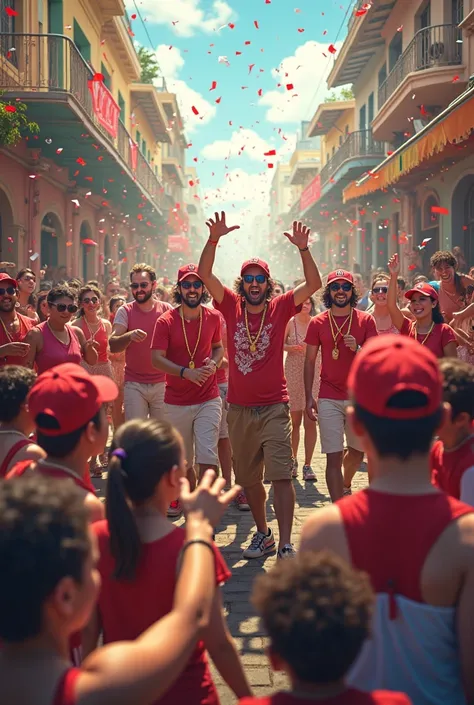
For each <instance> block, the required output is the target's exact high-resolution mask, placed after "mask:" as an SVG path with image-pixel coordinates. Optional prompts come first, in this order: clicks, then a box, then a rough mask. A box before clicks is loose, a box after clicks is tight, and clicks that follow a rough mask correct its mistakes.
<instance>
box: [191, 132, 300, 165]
mask: <svg viewBox="0 0 474 705" xmlns="http://www.w3.org/2000/svg"><path fill="white" fill-rule="evenodd" d="M284 137H285V139H283V138H282V137H277V138H275V139H272V141H271V142H267V140H265V139H263V138H262V137H260V135H259V134H258V133H257V132H255V130H250V129H246V128H242V129H240V130H234V132H232V135H231V137H230V139H228V140H216V141H215V142H212V143H211V144H208V145H206V146H205V147H204V148H203V150H202V151H201V156H202V157H203V158H204V159H209V160H212V161H221V160H223V159H227V158H232V157H239V156H242V157H247V158H248V159H252V160H253V161H257V162H261V163H262V165H263V164H264V163H267V162H273V163H274V162H277V161H280V160H284V159H286V158H287V157H289V156H291V154H293V152H294V149H295V146H296V134H290V135H285V136H284ZM276 140H278V141H279V142H281V144H280V146H277V144H276ZM272 149H275V150H276V152H277V154H276V156H270V157H265V156H264V155H265V153H266V152H269V151H271V150H272Z"/></svg>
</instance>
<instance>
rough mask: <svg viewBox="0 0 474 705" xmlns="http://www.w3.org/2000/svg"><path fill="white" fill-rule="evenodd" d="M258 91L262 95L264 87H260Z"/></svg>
mask: <svg viewBox="0 0 474 705" xmlns="http://www.w3.org/2000/svg"><path fill="white" fill-rule="evenodd" d="M257 93H258V95H259V96H260V97H262V94H263V89H262V88H259V89H258V91H257Z"/></svg>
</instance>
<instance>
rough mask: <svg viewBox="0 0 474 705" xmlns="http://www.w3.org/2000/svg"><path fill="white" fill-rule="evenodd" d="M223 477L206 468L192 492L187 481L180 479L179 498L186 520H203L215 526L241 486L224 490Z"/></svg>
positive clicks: (240, 489)
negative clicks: (217, 476)
mask: <svg viewBox="0 0 474 705" xmlns="http://www.w3.org/2000/svg"><path fill="white" fill-rule="evenodd" d="M224 487H225V480H224V478H217V479H216V473H215V472H214V471H213V470H206V472H205V473H204V475H203V478H202V480H201V482H200V483H199V485H198V486H197V487H196V489H195V490H194V492H190V488H189V482H188V480H187V479H186V478H182V479H181V495H180V500H181V504H182V505H183V509H184V513H185V515H186V518H187V520H188V521H204V522H208V523H209V524H210V525H211V526H216V525H217V524H218V523H219V521H220V519H221V517H222V515H223V514H224V512H225V510H226V509H227V507H228V506H229V504H230V503H231V502H233V500H234V499H235V498H236V497H237V495H238V494H239V492H241V491H242V488H241V487H240V486H239V485H234V486H233V487H232V489H231V490H228V491H227V492H224Z"/></svg>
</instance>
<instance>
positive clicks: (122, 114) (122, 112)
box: [117, 91, 127, 125]
mask: <svg viewBox="0 0 474 705" xmlns="http://www.w3.org/2000/svg"><path fill="white" fill-rule="evenodd" d="M117 102H118V106H119V108H120V119H121V121H122V122H123V124H124V125H125V120H126V113H127V111H126V107H125V100H124V97H123V95H122V94H121V93H120V91H119V92H118V98H117Z"/></svg>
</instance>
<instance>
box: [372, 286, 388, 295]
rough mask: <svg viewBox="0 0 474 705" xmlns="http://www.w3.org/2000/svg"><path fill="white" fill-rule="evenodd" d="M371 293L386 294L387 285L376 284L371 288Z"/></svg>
mask: <svg viewBox="0 0 474 705" xmlns="http://www.w3.org/2000/svg"><path fill="white" fill-rule="evenodd" d="M372 293H373V294H387V293H388V286H377V287H375V289H372Z"/></svg>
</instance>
